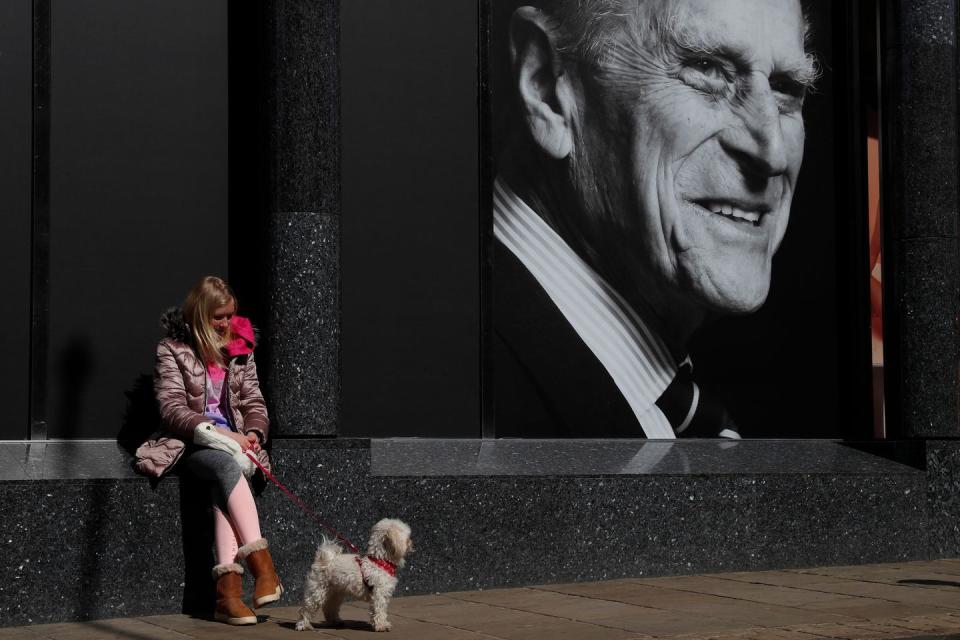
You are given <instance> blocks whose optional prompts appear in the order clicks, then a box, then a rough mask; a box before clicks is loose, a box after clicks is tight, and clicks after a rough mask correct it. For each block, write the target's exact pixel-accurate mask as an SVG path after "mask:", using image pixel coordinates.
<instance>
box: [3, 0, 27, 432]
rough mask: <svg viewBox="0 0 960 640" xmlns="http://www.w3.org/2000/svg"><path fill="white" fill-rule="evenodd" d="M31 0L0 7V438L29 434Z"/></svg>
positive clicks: (18, 1) (10, 0) (19, 0)
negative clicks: (2, 402)
mask: <svg viewBox="0 0 960 640" xmlns="http://www.w3.org/2000/svg"><path fill="white" fill-rule="evenodd" d="M32 6H33V3H32V0H8V1H6V2H0V43H2V45H0V86H2V87H3V91H2V92H0V194H3V196H2V198H0V273H2V274H3V277H2V278H0V300H2V301H3V305H4V312H3V314H0V353H2V354H3V357H2V358H0V385H2V388H3V389H4V390H5V394H4V395H5V397H6V404H7V408H6V410H5V411H4V414H5V415H4V420H3V421H2V422H0V439H6V440H22V439H24V438H26V437H27V436H28V434H29V422H28V410H29V404H30V403H29V384H30V375H29V364H30V340H29V339H28V336H29V335H30V322H31V320H30V261H31V259H30V254H31V249H30V245H31V243H30V236H31V215H30V209H31V196H30V194H31V185H30V182H31V178H30V176H31V170H30V166H31V146H32V143H31V130H32V129H31V120H32V117H31V111H32V99H31V96H32V90H31V86H32V82H31V68H32V47H31V40H32V37H31V36H32V29H31V14H32Z"/></svg>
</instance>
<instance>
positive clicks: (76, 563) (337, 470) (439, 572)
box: [0, 439, 960, 626]
mask: <svg viewBox="0 0 960 640" xmlns="http://www.w3.org/2000/svg"><path fill="white" fill-rule="evenodd" d="M376 447H377V443H376V442H373V443H370V448H368V447H367V445H366V443H365V441H363V440H354V441H347V442H337V441H331V440H313V441H310V440H299V439H296V440H286V441H279V442H277V446H276V447H275V448H274V460H275V463H276V464H275V471H276V474H277V476H278V477H279V478H280V480H281V481H282V482H283V483H284V484H285V485H286V486H287V487H289V488H290V489H291V490H292V491H294V492H295V493H296V494H297V495H298V496H300V497H301V498H302V499H303V500H304V501H305V502H306V503H307V504H308V505H309V506H310V508H311V509H312V510H313V511H314V512H315V513H317V514H318V515H319V516H320V517H321V518H322V519H323V520H324V521H325V522H327V523H329V524H330V525H331V526H333V527H335V528H336V529H337V530H339V531H340V532H342V533H343V534H344V535H345V536H346V537H348V538H349V539H351V540H353V541H354V542H357V543H361V544H362V542H363V541H364V540H365V539H366V537H367V533H368V529H369V527H370V526H371V525H372V524H373V523H374V522H375V521H376V520H378V519H379V518H382V517H385V516H392V517H399V518H402V519H404V520H406V521H407V522H408V523H410V525H411V526H412V528H413V531H414V537H415V539H416V547H417V551H416V553H415V554H414V555H413V556H412V557H411V558H410V562H409V563H408V565H407V567H405V568H404V569H403V570H402V572H401V574H400V578H401V581H400V586H399V593H402V594H417V593H430V592H434V591H447V590H458V589H471V588H492V587H498V586H517V585H524V584H538V583H550V582H568V581H577V580H601V579H610V578H620V577H628V576H653V575H673V574H686V573H700V572H713V571H735V570H753V569H773V568H787V567H804V566H818V565H831V564H857V563H867V562H885V561H898V560H912V559H921V558H929V557H934V556H935V555H942V554H943V553H955V552H957V550H958V548H960V545H958V540H957V533H956V531H955V529H956V526H955V523H956V522H957V521H960V502H958V500H957V498H956V496H957V495H960V491H958V489H957V484H958V481H957V478H960V443H957V442H942V443H937V444H936V445H935V446H932V448H931V449H930V450H929V451H927V453H926V454H925V455H926V458H927V460H928V470H927V471H926V472H920V471H915V470H909V469H907V470H903V469H899V467H897V466H896V465H897V463H893V462H890V461H886V460H883V461H880V462H878V463H877V466H875V467H872V469H873V470H872V471H870V470H869V468H868V467H867V466H861V467H860V471H861V473H841V472H836V473H794V474H785V473H770V474H749V475H744V474H696V473H691V474H650V473H644V474H621V475H614V476H604V475H597V476H592V475H579V476H573V475H528V476H512V475H474V476H456V477H455V476H403V477H399V476H394V477H387V476H378V475H374V474H373V473H372V471H373V464H372V453H373V450H374V449H375V448H376ZM848 459H851V460H857V459H859V458H857V457H850V458H848ZM858 464H864V461H863V460H861V461H860V463H858ZM891 469H893V470H894V472H892V473H890V472H889V471H890V470H891ZM901 471H903V472H901ZM183 482H185V481H184V480H181V479H179V478H176V477H173V478H169V479H164V480H163V481H162V482H160V484H159V485H158V486H157V487H156V488H155V489H154V488H151V486H150V484H149V483H148V482H147V481H146V480H145V479H143V478H114V479H79V480H33V481H29V480H26V481H24V480H21V481H7V482H0V551H2V553H0V625H2V626H16V625H22V624H29V623H39V622H55V621H64V620H80V619H96V618H108V617H117V616H131V615H146V614H155V613H169V612H176V611H180V610H181V609H182V608H184V607H189V608H191V610H193V611H196V612H199V610H198V607H201V606H202V605H203V604H204V603H205V604H206V605H207V606H209V604H210V602H212V600H211V598H210V578H209V567H210V566H211V564H212V554H211V552H210V531H209V522H210V515H209V513H208V512H207V511H205V508H204V506H203V505H202V504H199V503H198V500H199V499H200V498H202V497H203V496H205V495H206V494H205V492H204V491H203V490H202V488H201V487H196V486H194V487H185V486H184V485H183V484H182V483H183ZM258 509H259V512H260V515H261V521H262V525H263V531H264V535H265V536H266V537H267V538H268V539H269V540H270V544H271V549H272V550H273V554H274V558H275V561H276V564H277V567H278V570H279V572H280V574H281V576H283V579H284V584H285V585H286V586H287V587H288V593H287V595H286V596H285V600H284V601H285V602H286V603H289V604H296V602H297V601H298V600H299V598H300V597H301V596H302V581H303V577H304V575H305V574H306V571H307V569H308V567H309V564H310V562H311V559H312V558H313V555H314V551H315V548H316V545H317V544H318V543H319V541H320V540H321V538H322V535H323V533H324V531H323V530H321V529H320V528H319V527H318V526H317V525H316V524H314V523H313V521H312V520H311V519H310V518H309V517H308V516H307V515H305V514H304V513H303V512H302V511H301V510H300V509H299V508H298V507H297V506H296V505H295V504H294V503H293V502H292V501H291V500H290V499H289V498H287V496H286V495H284V494H283V493H282V492H281V491H279V490H278V489H276V488H275V487H273V486H267V487H266V488H264V489H263V491H262V494H261V495H260V496H259V498H258ZM65 530H67V531H69V532H70V533H69V535H64V531H65ZM24 541H29V544H25V543H24ZM51 549H56V550H57V552H56V553H55V554H54V553H51V552H50V550H51ZM186 558H189V560H186Z"/></svg>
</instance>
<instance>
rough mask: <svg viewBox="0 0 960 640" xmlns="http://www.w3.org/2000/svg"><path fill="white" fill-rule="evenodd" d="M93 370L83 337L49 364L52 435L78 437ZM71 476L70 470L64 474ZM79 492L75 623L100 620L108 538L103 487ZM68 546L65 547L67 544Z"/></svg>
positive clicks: (87, 485) (79, 487) (82, 488)
mask: <svg viewBox="0 0 960 640" xmlns="http://www.w3.org/2000/svg"><path fill="white" fill-rule="evenodd" d="M95 369H96V361H95V358H94V353H93V350H92V348H91V347H90V341H89V339H87V338H86V337H85V336H83V335H79V334H78V335H73V336H70V338H69V340H67V343H66V346H64V348H63V349H62V350H60V352H59V353H57V354H56V358H55V360H54V361H53V371H52V372H53V375H55V376H56V377H57V384H58V388H59V389H60V396H59V397H58V398H55V399H54V398H51V399H50V400H51V401H54V402H55V403H56V404H52V403H51V405H49V406H50V409H52V412H51V414H50V417H51V418H52V422H51V425H52V426H53V428H54V429H55V431H54V432H55V433H56V434H57V435H58V436H59V437H60V438H63V439H65V440H73V439H76V438H78V437H80V433H79V432H80V425H81V424H82V422H83V420H82V418H83V409H84V407H83V400H84V398H85V397H86V389H87V386H88V385H89V382H90V377H91V374H92V373H93V371H94V370H95ZM67 471H68V474H69V475H73V473H72V471H71V470H69V469H68V470H67ZM73 488H74V490H75V491H77V492H79V495H78V496H77V497H78V500H77V502H78V503H79V504H82V505H84V506H83V508H82V511H81V513H82V514H83V516H82V517H83V520H82V523H83V524H82V526H81V527H80V528H79V530H78V531H77V534H76V536H75V537H74V538H73V539H74V540H75V541H76V545H77V547H76V549H75V550H74V551H75V553H77V554H78V555H79V561H80V580H79V582H78V584H77V587H78V589H79V594H78V597H77V598H76V599H75V600H74V602H75V603H76V604H75V608H74V611H73V616H72V617H73V618H74V619H75V620H90V619H92V618H97V617H101V616H102V615H103V614H102V612H101V611H100V610H99V606H98V605H99V602H100V600H101V597H100V596H101V595H102V594H103V591H104V589H105V588H109V587H105V581H104V578H103V568H102V566H101V565H102V562H101V558H100V557H99V554H98V553H97V551H98V550H99V549H103V548H104V545H103V538H104V537H105V536H108V535H109V532H108V531H107V529H109V527H105V526H104V524H105V523H106V522H107V519H108V514H107V507H106V503H107V495H106V490H105V488H104V486H103V485H98V484H95V483H83V484H80V485H74V487H73ZM68 544H69V543H68Z"/></svg>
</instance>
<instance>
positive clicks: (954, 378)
mask: <svg viewBox="0 0 960 640" xmlns="http://www.w3.org/2000/svg"><path fill="white" fill-rule="evenodd" d="M883 10H884V11H883V27H884V28H883V37H884V52H883V62H884V75H883V86H882V90H883V100H882V113H881V117H882V119H883V122H884V125H883V126H884V129H883V137H882V140H881V144H882V145H883V150H882V154H883V155H882V163H883V167H882V170H883V180H884V182H883V186H884V200H883V217H884V229H883V230H884V233H885V237H884V254H883V259H884V267H883V268H884V289H885V290H884V332H885V336H884V342H885V363H886V381H887V388H886V401H887V417H888V424H889V425H890V426H889V428H888V433H889V434H890V435H891V436H902V437H924V438H938V437H957V436H960V413H958V400H960V396H958V375H957V362H958V354H960V338H958V326H957V312H958V294H960V262H958V260H960V255H958V243H957V226H958V225H957V212H958V210H960V190H958V180H957V178H958V175H957V171H958V141H960V140H958V114H957V71H958V69H957V59H956V56H957V53H956V32H957V12H956V0H918V1H915V0H911V1H910V2H896V1H893V0H888V1H886V2H884V4H883Z"/></svg>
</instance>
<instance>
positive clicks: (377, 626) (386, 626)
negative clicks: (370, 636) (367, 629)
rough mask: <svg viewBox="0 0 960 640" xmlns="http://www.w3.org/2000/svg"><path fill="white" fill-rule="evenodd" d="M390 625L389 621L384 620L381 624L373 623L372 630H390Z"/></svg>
mask: <svg viewBox="0 0 960 640" xmlns="http://www.w3.org/2000/svg"><path fill="white" fill-rule="evenodd" d="M391 626H392V625H391V624H390V623H389V622H384V623H383V624H375V625H373V630H374V631H390V627H391Z"/></svg>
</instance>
